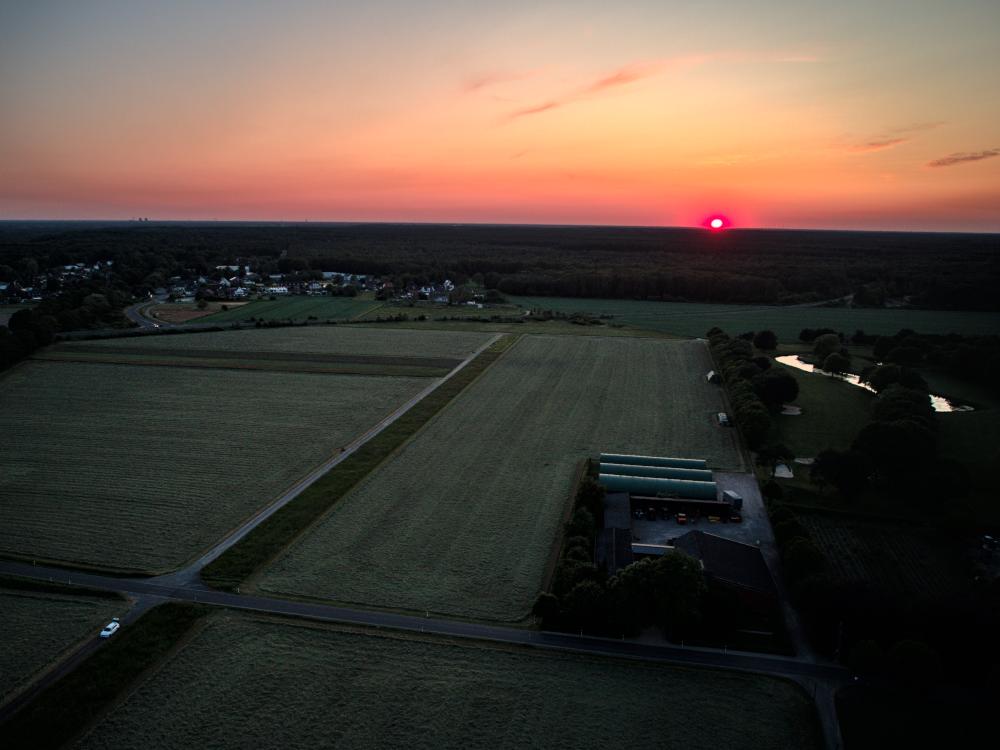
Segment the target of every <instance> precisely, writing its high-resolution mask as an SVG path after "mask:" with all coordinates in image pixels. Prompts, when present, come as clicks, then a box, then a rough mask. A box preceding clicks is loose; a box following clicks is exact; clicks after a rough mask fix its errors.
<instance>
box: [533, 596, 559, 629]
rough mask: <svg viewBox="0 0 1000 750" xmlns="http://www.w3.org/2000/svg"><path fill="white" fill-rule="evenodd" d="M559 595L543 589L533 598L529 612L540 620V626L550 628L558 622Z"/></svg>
mask: <svg viewBox="0 0 1000 750" xmlns="http://www.w3.org/2000/svg"><path fill="white" fill-rule="evenodd" d="M559 609H560V607H559V597H557V596H555V595H554V594H550V593H548V592H545V591H543V592H542V593H540V594H539V595H538V598H537V599H535V605H534V606H533V607H532V608H531V614H533V615H534V616H535V617H537V618H538V619H540V620H541V621H542V627H544V628H551V627H554V626H555V625H556V624H557V623H558V622H559Z"/></svg>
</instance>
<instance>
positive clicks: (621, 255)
mask: <svg viewBox="0 0 1000 750" xmlns="http://www.w3.org/2000/svg"><path fill="white" fill-rule="evenodd" d="M997 250H998V247H997V239H996V237H994V236H989V235H982V236H978V235H967V236H957V235H915V234H908V233H903V234H892V233H883V232H875V233H864V232H806V231H802V232H799V231H783V232H772V231H765V230H755V231H752V232H749V231H748V232H744V231H732V232H727V233H725V234H722V235H717V234H712V233H708V232H704V231H702V230H689V229H667V228H645V229H643V228H622V227H576V228H574V227H526V226H506V227H504V226H474V225H469V226H455V225H393V224H368V225H365V224H356V225H275V224H258V225H226V224H203V225H197V224H183V225H169V224H156V223H153V222H150V223H145V222H144V223H142V224H132V225H128V226H121V225H119V226H111V225H109V226H96V227H95V226H93V225H91V226H88V227H81V226H73V225H67V224H50V225H37V224H32V225H27V224H17V223H11V224H8V225H5V226H4V227H0V274H5V275H7V276H17V277H19V278H20V277H30V276H31V275H32V272H33V270H34V271H35V272H37V270H36V269H33V267H32V265H31V263H26V262H24V260H23V259H28V260H29V261H35V262H37V264H38V266H39V267H40V268H49V267H52V266H54V265H58V264H68V263H73V262H80V261H82V262H92V261H94V260H104V259H109V258H110V259H113V260H114V261H115V265H114V268H115V273H116V274H117V275H118V276H119V277H120V278H121V279H122V280H123V281H124V283H126V284H127V285H128V286H129V287H130V288H135V289H137V288H138V287H144V288H145V289H146V290H148V289H151V288H155V287H156V286H162V285H163V282H164V281H165V280H166V279H169V278H170V277H171V276H176V275H183V274H185V273H196V274H200V275H206V274H209V273H211V272H212V271H213V270H214V268H215V266H216V265H222V264H236V263H235V261H237V260H238V259H239V260H240V262H241V263H242V262H248V263H249V264H251V265H252V267H253V268H254V270H255V271H258V272H260V273H265V274H266V273H275V272H282V273H290V274H305V273H312V272H317V271H342V272H345V273H360V274H377V275H380V276H392V277H393V278H394V279H399V280H400V281H405V280H411V281H413V282H414V283H418V284H419V283H428V282H430V281H441V280H443V279H446V278H448V279H451V280H453V281H455V282H456V283H462V282H465V281H467V280H469V279H473V278H476V277H477V276H478V278H481V279H482V285H483V286H484V287H485V288H487V289H497V290H499V291H501V292H504V293H509V294H519V295H539V294H544V295H556V296H573V297H579V296H584V297H613V298H624V299H654V300H689V301H704V302H732V303H736V302H742V303H777V304H797V303H805V302H816V301H823V300H830V299H836V298H840V297H844V296H846V295H848V294H854V295H855V298H856V300H857V303H858V304H864V305H881V304H884V303H885V300H887V299H890V298H893V299H904V298H907V299H909V300H910V304H912V305H915V306H923V307H927V308H932V309H937V308H940V309H965V310H996V309H998V306H1000V301H998V300H997V295H996V294H995V289H996V287H997V285H998V282H1000V267H998V265H997V264H996V262H995V260H994V259H995V257H996V256H997ZM477 283H478V281H477Z"/></svg>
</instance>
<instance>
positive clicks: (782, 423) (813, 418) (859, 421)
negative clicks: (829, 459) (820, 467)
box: [773, 362, 875, 458]
mask: <svg viewBox="0 0 1000 750" xmlns="http://www.w3.org/2000/svg"><path fill="white" fill-rule="evenodd" d="M773 366H774V367H780V368H781V369H782V371H783V372H787V373H789V374H790V375H792V376H793V377H794V378H795V380H796V381H797V382H798V384H799V395H798V398H796V399H795V405H796V406H799V407H801V409H802V414H799V415H797V416H791V415H787V414H783V415H779V416H777V417H774V419H773V423H774V425H775V432H776V433H777V434H776V435H775V440H776V442H780V443H784V444H785V445H787V446H788V447H789V448H791V449H792V451H793V452H794V453H795V455H796V456H797V457H799V458H815V457H816V455H818V454H819V453H820V451H823V450H826V449H827V448H835V449H837V450H847V449H848V448H850V447H851V443H853V442H854V439H855V438H856V437H857V436H858V433H859V432H860V431H861V429H862V428H863V427H864V426H865V425H866V424H868V422H869V421H870V420H871V413H872V406H873V404H874V401H875V396H874V394H872V393H871V392H870V391H866V390H865V389H864V388H858V387H857V386H853V385H850V384H849V383H845V382H842V381H840V380H837V379H836V378H830V377H826V376H825V375H817V374H815V373H811V372H803V371H802V370H797V369H795V368H794V367H788V366H786V365H783V364H780V363H777V362H776V363H774V365H773Z"/></svg>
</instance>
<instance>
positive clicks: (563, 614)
mask: <svg viewBox="0 0 1000 750" xmlns="http://www.w3.org/2000/svg"><path fill="white" fill-rule="evenodd" d="M603 514H604V488H603V487H601V486H600V485H599V484H597V483H596V482H595V481H594V480H593V479H592V478H590V477H587V478H585V479H584V480H583V482H582V483H581V484H580V488H579V491H578V492H577V496H576V502H575V509H574V511H573V516H572V517H571V519H570V521H569V523H567V524H566V528H565V542H564V544H563V551H562V556H561V558H560V560H559V563H558V565H557V566H556V570H555V574H554V576H553V580H552V590H551V592H548V593H542V594H540V595H539V597H538V599H537V600H536V602H535V607H534V614H535V615H536V616H537V617H539V618H540V619H541V621H542V626H543V627H545V628H547V629H555V630H570V631H585V632H587V633H591V634H602V635H637V634H638V633H639V632H640V631H641V630H642V629H643V628H645V627H648V626H650V625H657V626H659V627H661V628H662V629H663V631H664V632H665V633H666V635H667V636H668V637H671V638H677V637H681V636H683V635H684V634H687V633H690V632H692V630H693V629H694V628H695V627H696V626H697V625H698V624H699V623H700V622H701V616H702V604H703V599H704V597H705V593H706V584H705V580H704V575H703V574H702V571H701V567H700V565H699V564H698V563H697V561H696V560H694V559H693V558H691V557H689V556H687V555H685V554H683V553H681V552H671V553H668V554H666V555H664V556H663V557H661V558H657V559H656V560H648V559H647V560H640V561H638V562H635V563H633V564H631V565H629V566H627V567H626V568H623V569H622V570H620V571H618V573H617V574H616V575H614V576H612V577H610V578H608V577H607V575H606V574H605V572H604V571H602V570H598V569H597V567H596V566H595V565H594V543H595V539H596V536H597V531H598V526H599V523H598V521H597V520H596V519H600V518H603Z"/></svg>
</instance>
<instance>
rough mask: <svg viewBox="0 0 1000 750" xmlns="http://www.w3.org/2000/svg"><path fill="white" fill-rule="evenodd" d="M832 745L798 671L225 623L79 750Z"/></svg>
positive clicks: (224, 619)
mask: <svg viewBox="0 0 1000 750" xmlns="http://www.w3.org/2000/svg"><path fill="white" fill-rule="evenodd" d="M262 738H266V742H265V744H266V745H267V746H270V747H286V748H310V747H340V748H377V747H407V748H434V749H435V750H437V749H439V748H440V749H447V748H456V749H457V748H469V747H491V748H522V747H551V748H608V747H683V748H689V749H694V750H697V749H698V748H704V749H705V750H716V749H717V748H720V747H740V748H747V749H748V750H752V749H753V748H801V749H802V750H809V749H811V748H818V747H820V740H819V738H818V731H817V728H816V721H815V712H814V709H813V707H812V706H811V704H810V702H809V700H808V699H807V697H806V696H805V695H804V694H803V692H802V691H801V690H800V689H798V688H797V687H795V686H794V685H792V684H791V683H788V682H785V681H783V680H777V679H772V678H767V677H758V676H752V675H742V674H737V673H722V672H711V671H701V670H687V669H676V668H669V667H663V666H657V665H650V664H642V663H636V662H625V661H616V660H613V659H600V658H590V657H584V656H577V655H570V654H555V653H546V652H539V651H530V650H527V649H520V648H509V647H502V646H493V645H490V644H485V643H470V642H455V641H448V640H442V639H432V638H425V637H419V636H403V635H382V634H379V635H368V634H361V633H358V632H350V631H345V630H337V629H333V628H324V627H312V626H305V625H294V624H291V623H280V624H279V623H276V622H272V621H266V620H258V619H251V618H249V617H244V616H237V615H223V616H217V617H215V618H213V621H211V622H210V623H209V624H208V626H207V627H206V628H205V629H203V630H202V631H201V632H200V633H199V634H198V636H196V638H195V639H194V640H193V641H191V642H189V643H188V644H187V645H186V646H185V647H184V648H183V650H181V651H180V652H179V653H177V654H176V655H175V656H174V657H173V658H172V659H170V660H169V661H168V662H167V663H166V664H165V665H164V666H163V667H162V668H161V669H160V670H159V671H157V672H156V673H154V674H153V675H152V676H151V677H149V678H148V679H147V680H146V681H145V683H143V684H142V685H140V686H139V687H138V689H136V690H135V691H134V692H132V693H131V694H130V695H129V696H128V697H127V698H126V700H125V701H124V702H123V703H122V704H120V705H118V706H117V707H116V708H115V709H114V710H112V711H111V713H110V714H108V715H107V716H106V717H105V718H103V719H102V720H101V721H100V722H99V723H98V724H97V725H96V726H95V727H94V728H93V729H92V730H91V731H90V732H89V733H87V734H86V735H84V737H83V738H82V739H81V741H80V743H79V745H78V747H80V748H86V749H88V750H98V749H101V748H109V749H110V748H123V747H143V748H147V750H167V749H169V748H190V747H212V748H245V747H253V746H257V745H259V744H260V743H261V742H262V741H263V740H262Z"/></svg>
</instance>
